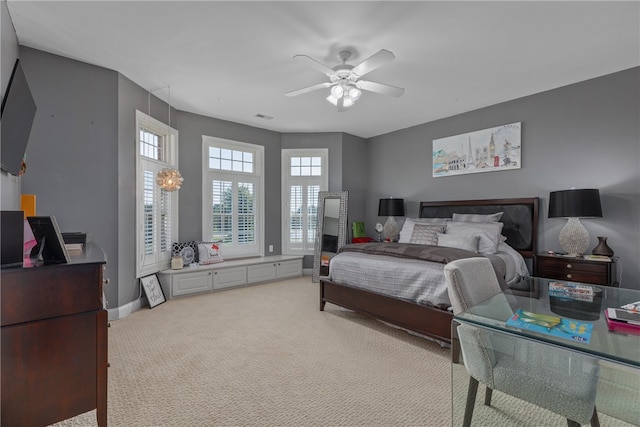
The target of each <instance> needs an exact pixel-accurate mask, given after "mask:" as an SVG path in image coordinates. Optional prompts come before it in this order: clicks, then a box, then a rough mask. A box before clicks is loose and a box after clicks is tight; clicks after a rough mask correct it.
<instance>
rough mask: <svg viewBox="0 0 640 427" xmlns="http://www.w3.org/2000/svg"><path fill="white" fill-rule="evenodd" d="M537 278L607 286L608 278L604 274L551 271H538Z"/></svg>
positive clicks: (605, 273)
mask: <svg viewBox="0 0 640 427" xmlns="http://www.w3.org/2000/svg"><path fill="white" fill-rule="evenodd" d="M537 275H538V276H540V277H547V278H549V279H558V280H569V281H572V282H583V283H593V284H595V285H608V284H609V276H608V274H607V272H606V271H604V272H599V273H598V272H588V271H576V270H573V271H571V270H552V269H539V270H538V273H537Z"/></svg>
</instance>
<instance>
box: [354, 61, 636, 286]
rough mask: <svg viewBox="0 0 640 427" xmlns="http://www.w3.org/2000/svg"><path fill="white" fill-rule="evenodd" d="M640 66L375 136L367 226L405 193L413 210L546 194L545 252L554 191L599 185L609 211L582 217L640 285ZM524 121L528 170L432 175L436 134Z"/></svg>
mask: <svg viewBox="0 0 640 427" xmlns="http://www.w3.org/2000/svg"><path fill="white" fill-rule="evenodd" d="M639 104H640V68H638V67H636V68H633V69H630V70H625V71H622V72H619V73H614V74H611V75H607V76H603V77H600V78H596V79H592V80H588V81H585V82H581V83H577V84H573V85H569V86H565V87H561V88H558V89H554V90H550V91H547V92H543V93H539V94H536V95H532V96H528V97H525V98H520V99H516V100H513V101H509V102H505V103H501V104H497V105H493V106H490V107H487V108H483V109H480V110H476V111H471V112H468V113H465V114H460V115H457V116H453V117H449V118H446V119H442V120H438V121H434V122H431V123H426V124H422V125H419V126H415V127H411V128H407V129H403V130H400V131H397V132H392V133H389V134H386V135H381V136H378V137H375V138H371V139H370V140H369V142H368V147H369V150H368V153H367V154H368V158H369V171H370V173H369V180H368V182H369V187H368V191H367V197H366V211H367V222H366V225H367V230H368V232H369V233H370V235H374V234H373V233H374V230H373V226H374V225H375V223H376V222H378V221H381V220H383V218H379V217H377V203H378V199H379V198H381V197H389V196H393V197H403V198H404V199H405V201H406V210H407V216H414V217H415V216H417V214H418V203H419V202H420V201H423V200H460V199H487V198H504V197H540V199H541V204H540V224H539V225H540V228H539V230H540V234H539V238H538V248H539V250H540V251H545V250H560V247H559V243H558V234H559V232H560V229H561V228H562V227H563V226H564V224H565V222H566V221H565V220H562V219H548V218H547V210H548V205H547V202H548V198H549V192H550V191H555V190H565V189H569V188H571V187H576V188H598V189H600V194H601V201H602V210H603V218H597V219H585V220H583V221H582V222H583V224H584V225H585V227H586V228H587V229H588V230H589V234H590V235H591V244H590V248H589V250H591V249H593V247H595V245H596V244H597V239H596V236H607V237H608V238H609V240H608V243H609V246H610V247H611V248H612V249H613V250H614V251H615V254H616V255H617V256H620V257H621V261H622V262H621V265H622V267H623V268H622V283H623V287H629V288H638V289H640V270H639V263H638V261H639V260H640V127H639V117H640V106H639ZM513 122H522V146H523V148H522V168H521V169H516V170H510V171H500V172H491V173H480V174H472V175H458V176H451V177H441V178H433V177H432V171H431V148H432V141H433V140H434V139H437V138H442V137H446V136H451V135H456V134H460V133H465V132H471V131H475V130H479V129H485V128H489V127H493V126H499V125H502V124H508V123H513Z"/></svg>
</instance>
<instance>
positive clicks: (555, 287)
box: [549, 282, 595, 302]
mask: <svg viewBox="0 0 640 427" xmlns="http://www.w3.org/2000/svg"><path fill="white" fill-rule="evenodd" d="M594 294H595V292H594V289H593V287H591V286H589V285H584V284H581V283H567V282H563V283H560V282H551V283H549V295H551V296H554V297H563V298H569V299H572V300H579V301H589V302H592V301H593V296H594Z"/></svg>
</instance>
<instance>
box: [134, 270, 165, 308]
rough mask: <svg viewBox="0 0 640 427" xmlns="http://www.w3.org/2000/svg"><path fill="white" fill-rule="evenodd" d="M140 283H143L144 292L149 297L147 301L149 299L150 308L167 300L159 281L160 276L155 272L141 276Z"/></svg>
mask: <svg viewBox="0 0 640 427" xmlns="http://www.w3.org/2000/svg"><path fill="white" fill-rule="evenodd" d="M140 283H142V288H143V289H144V294H145V296H146V297H147V301H149V308H153V307H155V306H157V305H160V304H162V303H163V302H165V301H166V299H165V297H164V292H162V287H161V286H160V282H158V277H157V276H156V275H155V274H151V275H149V276H145V277H141V278H140Z"/></svg>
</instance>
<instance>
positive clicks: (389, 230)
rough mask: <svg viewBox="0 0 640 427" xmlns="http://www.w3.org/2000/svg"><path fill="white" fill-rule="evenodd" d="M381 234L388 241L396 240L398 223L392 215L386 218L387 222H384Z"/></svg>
mask: <svg viewBox="0 0 640 427" xmlns="http://www.w3.org/2000/svg"><path fill="white" fill-rule="evenodd" d="M382 234H383V235H384V238H385V239H386V240H389V241H390V242H395V241H397V240H398V224H397V223H396V220H395V218H394V217H392V216H390V217H389V218H387V222H385V223H384V229H383V230H382Z"/></svg>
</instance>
